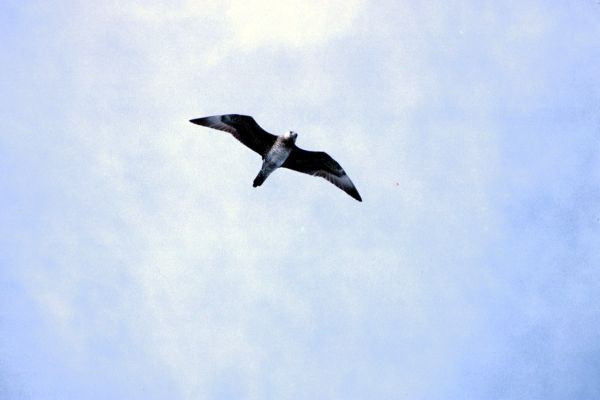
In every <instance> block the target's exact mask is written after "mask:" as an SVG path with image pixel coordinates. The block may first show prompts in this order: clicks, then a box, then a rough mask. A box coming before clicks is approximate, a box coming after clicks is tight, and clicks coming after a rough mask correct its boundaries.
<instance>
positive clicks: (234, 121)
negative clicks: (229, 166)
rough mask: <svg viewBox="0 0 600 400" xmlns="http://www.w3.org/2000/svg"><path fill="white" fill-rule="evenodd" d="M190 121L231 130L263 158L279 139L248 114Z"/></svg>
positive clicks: (227, 130)
mask: <svg viewBox="0 0 600 400" xmlns="http://www.w3.org/2000/svg"><path fill="white" fill-rule="evenodd" d="M190 122H192V123H194V124H196V125H202V126H206V127H208V128H213V129H218V130H220V131H224V132H229V133H231V134H232V135H233V137H235V138H236V139H237V140H239V141H240V142H242V143H243V144H244V145H246V146H247V147H249V148H250V149H252V150H254V151H255V152H257V153H258V154H260V155H261V157H262V158H264V157H265V155H266V154H267V152H268V151H269V149H270V148H271V147H272V146H273V143H275V140H276V139H277V137H276V136H275V135H272V134H270V133H268V132H267V131H265V130H264V129H262V128H261V127H260V126H259V125H258V124H257V123H256V121H255V120H254V118H252V117H250V116H248V115H239V114H226V115H213V116H210V117H203V118H196V119H192V120H190Z"/></svg>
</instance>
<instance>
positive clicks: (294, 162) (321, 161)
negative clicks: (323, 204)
mask: <svg viewBox="0 0 600 400" xmlns="http://www.w3.org/2000/svg"><path fill="white" fill-rule="evenodd" d="M282 167H284V168H289V169H293V170H294V171H298V172H303V173H305V174H309V175H313V176H320V177H321V178H325V179H327V180H328V181H329V182H331V183H333V184H334V185H335V186H337V187H339V188H340V189H342V190H343V191H344V192H346V193H348V194H349V195H350V196H352V197H353V198H355V199H356V200H358V201H362V198H361V197H360V194H358V190H356V187H354V184H353V183H352V181H351V180H350V178H349V177H348V175H347V174H346V172H345V171H344V169H343V168H342V167H341V165H340V164H338V163H337V161H335V160H334V159H333V158H331V156H330V155H329V154H327V153H324V152H322V151H307V150H303V149H301V148H299V147H297V146H294V149H293V150H292V152H291V153H290V155H289V157H288V158H287V160H285V162H284V163H283V165H282Z"/></svg>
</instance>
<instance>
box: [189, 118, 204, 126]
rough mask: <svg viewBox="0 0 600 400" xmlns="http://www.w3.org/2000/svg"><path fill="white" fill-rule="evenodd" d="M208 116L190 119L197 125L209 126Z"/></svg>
mask: <svg viewBox="0 0 600 400" xmlns="http://www.w3.org/2000/svg"><path fill="white" fill-rule="evenodd" d="M207 119H208V118H194V119H190V122H191V123H192V124H196V125H203V126H207V123H208V121H207Z"/></svg>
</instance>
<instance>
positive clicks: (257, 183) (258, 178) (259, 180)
mask: <svg viewBox="0 0 600 400" xmlns="http://www.w3.org/2000/svg"><path fill="white" fill-rule="evenodd" d="M267 176H269V175H267V174H264V173H263V172H262V171H260V172H259V173H258V175H256V178H254V182H252V187H257V186H260V185H262V184H263V182H264V181H265V179H267Z"/></svg>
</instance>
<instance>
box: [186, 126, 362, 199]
mask: <svg viewBox="0 0 600 400" xmlns="http://www.w3.org/2000/svg"><path fill="white" fill-rule="evenodd" d="M190 122H192V123H194V124H197V125H202V126H206V127H209V128H213V129H218V130H221V131H225V132H229V133H231V134H232V135H233V137H235V138H236V139H237V140H239V141H240V142H242V143H243V144H244V145H246V146H247V147H249V148H250V149H252V150H254V151H255V152H257V153H258V154H260V156H261V157H262V159H263V163H262V167H261V169H260V171H259V172H258V175H257V176H256V178H255V179H254V182H253V184H252V186H253V187H257V186H260V185H262V184H263V182H264V181H265V179H267V177H268V176H269V175H271V173H273V171H275V170H276V169H277V168H279V167H283V168H288V169H292V170H294V171H298V172H303V173H305V174H309V175H313V176H320V177H321V178H325V179H327V180H328V181H329V182H331V183H333V184H334V185H336V186H337V187H339V188H340V189H342V190H343V191H344V192H346V193H348V194H349V195H350V196H352V197H353V198H355V199H356V200H358V201H362V198H361V197H360V194H358V190H356V188H355V187H354V184H353V183H352V181H351V180H350V178H349V177H348V175H347V174H346V172H345V171H344V169H343V168H342V167H341V166H340V164H338V163H337V161H335V160H334V159H333V158H331V156H330V155H329V154H327V153H325V152H322V151H308V150H304V149H301V148H300V147H298V146H296V138H297V137H298V134H297V133H296V132H293V131H287V132H286V133H284V134H283V135H280V136H275V135H272V134H270V133H269V132H267V131H265V130H264V129H262V128H261V127H260V126H259V125H258V124H257V123H256V121H255V120H254V118H252V117H250V116H248V115H238V114H227V115H213V116H210V117H204V118H196V119H192V120H190Z"/></svg>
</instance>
